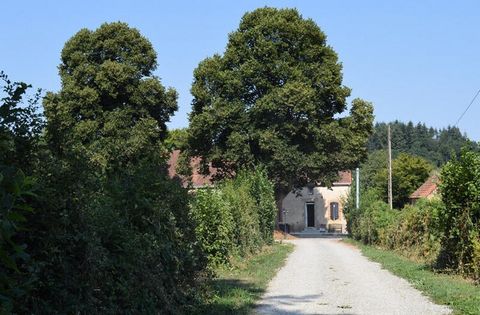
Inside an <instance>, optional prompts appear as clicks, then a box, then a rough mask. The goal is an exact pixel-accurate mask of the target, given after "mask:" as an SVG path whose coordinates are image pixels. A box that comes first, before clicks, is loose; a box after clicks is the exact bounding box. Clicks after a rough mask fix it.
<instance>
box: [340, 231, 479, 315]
mask: <svg viewBox="0 0 480 315" xmlns="http://www.w3.org/2000/svg"><path fill="white" fill-rule="evenodd" d="M345 242H348V243H350V244H353V245H356V246H357V247H359V248H360V250H361V251H362V253H363V254H364V255H365V256H366V257H368V258H369V259H370V260H373V261H376V262H378V263H380V264H381V265H382V266H383V267H384V268H385V269H387V270H389V271H390V272H392V273H393V274H395V275H397V276H399V277H401V278H404V279H406V280H407V281H409V282H410V283H411V284H412V285H413V286H414V287H415V288H417V289H418V290H420V291H422V292H423V293H424V294H425V295H427V296H429V297H430V298H431V299H432V300H433V301H434V302H435V303H437V304H445V305H448V306H449V307H450V308H451V309H452V310H453V311H454V314H480V286H476V285H474V284H473V283H472V282H469V281H468V280H465V279H463V278H462V277H460V276H458V275H451V274H444V273H436V272H433V271H432V270H431V268H429V267H428V266H427V265H425V264H421V263H418V262H413V261H411V260H409V259H407V258H405V257H403V256H401V255H399V254H397V253H395V252H392V251H388V250H384V249H379V248H376V247H374V246H369V245H364V244H362V243H360V242H357V241H354V240H351V239H346V240H345Z"/></svg>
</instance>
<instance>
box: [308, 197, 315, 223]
mask: <svg viewBox="0 0 480 315" xmlns="http://www.w3.org/2000/svg"><path fill="white" fill-rule="evenodd" d="M307 227H315V204H313V203H307Z"/></svg>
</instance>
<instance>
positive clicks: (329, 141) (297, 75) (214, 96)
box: [189, 7, 373, 201]
mask: <svg viewBox="0 0 480 315" xmlns="http://www.w3.org/2000/svg"><path fill="white" fill-rule="evenodd" d="M341 70H342V65H341V64H340V63H339V61H338V58H337V54H336V53H335V51H334V50H333V49H332V48H331V47H330V46H328V45H327V42H326V36H325V34H324V33H323V32H322V31H321V30H320V28H319V27H318V26H317V25H316V24H315V23H314V22H313V21H312V20H310V19H304V18H302V16H301V15H300V14H299V13H298V11H297V10H295V9H275V8H268V7H266V8H261V9H257V10H255V11H253V12H250V13H247V14H245V15H244V16H243V18H242V20H241V22H240V26H239V28H238V29H237V30H236V31H235V32H233V33H231V34H230V35H229V40H228V44H227V48H226V51H225V53H224V54H223V55H214V56H213V57H210V58H207V59H205V60H203V61H202V62H201V63H200V64H199V66H198V68H197V69H196V70H195V72H194V82H193V85H192V89H191V91H192V94H193V97H194V98H193V104H192V105H193V109H192V112H191V114H190V128H189V146H190V154H191V155H195V156H201V157H203V162H204V163H205V165H206V164H207V163H210V162H211V163H212V164H213V166H215V167H217V168H218V169H219V174H220V175H223V176H228V175H231V174H232V173H234V172H236V171H237V170H238V169H239V168H242V167H252V166H254V165H257V164H263V165H264V166H265V167H266V169H267V171H268V174H269V177H270V178H271V179H273V180H274V182H275V183H276V191H277V201H279V200H281V197H282V195H283V194H285V193H286V192H288V191H290V190H291V189H292V188H294V187H297V186H302V185H304V184H306V183H308V182H311V181H322V182H324V183H327V184H328V183H330V182H331V181H332V180H334V179H335V177H336V176H337V171H338V170H342V169H349V168H352V167H354V166H356V165H357V163H358V161H359V160H361V159H362V158H363V157H364V156H365V155H366V143H367V140H368V136H369V134H370V132H371V129H372V120H373V113H372V112H373V109H372V105H371V104H369V103H367V102H365V101H362V100H360V99H356V100H354V101H353V103H352V106H351V110H350V115H348V116H347V115H342V117H341V118H340V117H339V114H341V113H344V111H345V110H346V109H347V101H346V98H347V97H348V96H349V95H350V89H349V88H347V87H345V86H344V85H342V72H341Z"/></svg>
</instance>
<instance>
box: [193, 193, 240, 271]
mask: <svg viewBox="0 0 480 315" xmlns="http://www.w3.org/2000/svg"><path fill="white" fill-rule="evenodd" d="M191 209H192V217H193V218H194V219H195V221H196V223H197V224H196V228H195V232H196V233H197V235H198V240H199V242H200V244H201V247H202V250H203V252H204V253H205V254H206V255H207V259H208V263H209V265H210V266H216V265H219V264H223V263H225V262H226V261H228V258H229V256H230V255H231V253H232V250H233V248H234V244H233V230H234V223H233V216H232V212H231V207H230V204H229V203H228V202H227V200H225V199H224V196H223V192H222V191H221V190H219V189H210V188H207V189H201V190H199V191H197V192H196V193H195V198H193V201H192V204H191Z"/></svg>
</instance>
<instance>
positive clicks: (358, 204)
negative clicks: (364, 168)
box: [355, 167, 360, 209]
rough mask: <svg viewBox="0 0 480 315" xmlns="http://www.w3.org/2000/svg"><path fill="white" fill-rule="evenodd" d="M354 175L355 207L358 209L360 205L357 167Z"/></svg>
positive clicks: (358, 171)
mask: <svg viewBox="0 0 480 315" xmlns="http://www.w3.org/2000/svg"><path fill="white" fill-rule="evenodd" d="M355 175H356V185H355V190H356V198H355V207H356V208H357V209H358V208H359V207H360V170H359V168H358V167H357V168H356V169H355Z"/></svg>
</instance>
